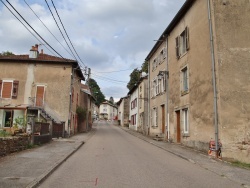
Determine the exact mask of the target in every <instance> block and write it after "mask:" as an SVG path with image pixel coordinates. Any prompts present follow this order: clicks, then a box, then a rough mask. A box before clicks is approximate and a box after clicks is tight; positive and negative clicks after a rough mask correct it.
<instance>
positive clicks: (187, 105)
mask: <svg viewBox="0 0 250 188" xmlns="http://www.w3.org/2000/svg"><path fill="white" fill-rule="evenodd" d="M249 9H250V2H248V1H238V0H231V1H228V0H202V1H201V0H187V1H186V2H185V3H184V5H183V6H182V8H181V9H180V10H179V12H178V13H177V15H176V16H175V17H174V19H173V20H172V22H171V23H170V24H169V26H168V27H167V28H166V30H165V31H164V32H163V34H162V35H161V36H160V38H159V40H158V41H157V43H156V44H155V46H154V47H153V49H152V50H151V52H150V53H149V55H148V56H147V58H146V60H148V61H149V62H150V63H149V64H150V74H151V75H150V84H151V86H150V88H151V89H152V88H153V89H154V84H153V83H152V81H154V80H153V78H154V77H155V76H156V75H157V74H156V73H154V71H153V70H154V69H155V67H154V59H155V58H154V56H155V54H157V53H158V54H159V52H160V51H161V49H162V48H163V46H167V58H166V61H165V62H164V66H163V67H162V68H160V69H162V70H164V69H165V70H167V74H168V75H169V77H167V79H166V86H167V88H166V93H167V94H166V97H167V101H166V106H167V113H169V119H168V121H167V126H166V128H168V130H169V136H168V137H169V140H171V141H174V142H176V143H181V144H183V145H185V146H188V147H193V148H196V149H198V150H202V151H207V150H208V147H209V145H208V144H209V141H210V140H211V139H212V140H215V141H217V142H221V143H222V146H223V148H222V153H223V154H222V155H223V158H228V159H232V160H239V161H242V162H248V163H249V162H250V157H249V156H250V136H249V135H250V124H249V121H248V120H249V118H250V115H249V114H250V113H249V111H250V100H249V98H250V97H249V95H248V94H247V93H248V90H249V87H250V85H249V82H248V78H249V72H250V66H249V62H248V59H249V57H250V54H249V53H248V50H247V49H248V47H249V46H250V40H246V39H247V38H248V36H249V34H248V33H249V32H248V29H247V28H249V27H250V23H249V22H248V21H247V20H248V18H249V16H250V14H249ZM240 25H244V28H242V27H240ZM164 43H165V44H164ZM156 71H157V68H156ZM157 72H158V71H157ZM152 86H153V87H152ZM157 93H158V92H157V90H156V92H155V93H153V94H152V92H151V102H150V108H151V109H152V108H154V105H155V106H156V104H155V103H156V102H154V94H156V95H157ZM157 101H158V102H157V103H160V102H159V99H157ZM162 103H164V102H162ZM151 114H152V113H151ZM156 114H157V115H156V116H159V115H158V113H156ZM160 116H161V115H160ZM154 118H155V116H154V115H151V119H154ZM152 122H153V123H151V127H153V126H154V125H155V121H152ZM156 130H157V128H156Z"/></svg>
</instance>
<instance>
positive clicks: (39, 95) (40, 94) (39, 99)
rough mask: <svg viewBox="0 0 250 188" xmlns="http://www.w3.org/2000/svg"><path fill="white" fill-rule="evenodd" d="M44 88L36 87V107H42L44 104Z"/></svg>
mask: <svg viewBox="0 0 250 188" xmlns="http://www.w3.org/2000/svg"><path fill="white" fill-rule="evenodd" d="M44 91H45V88H44V86H37V87H36V106H43V102H44Z"/></svg>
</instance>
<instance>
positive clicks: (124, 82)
mask: <svg viewBox="0 0 250 188" xmlns="http://www.w3.org/2000/svg"><path fill="white" fill-rule="evenodd" d="M93 75H95V76H97V77H99V78H103V79H107V80H111V81H116V82H122V83H128V81H121V80H116V79H113V78H108V77H105V76H100V75H97V74H93Z"/></svg>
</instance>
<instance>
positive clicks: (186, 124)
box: [182, 108, 189, 136]
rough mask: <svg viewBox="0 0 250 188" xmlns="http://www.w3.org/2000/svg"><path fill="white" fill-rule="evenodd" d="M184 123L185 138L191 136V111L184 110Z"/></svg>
mask: <svg viewBox="0 0 250 188" xmlns="http://www.w3.org/2000/svg"><path fill="white" fill-rule="evenodd" d="M182 121H183V134H184V136H188V135H189V109H188V108H184V109H182Z"/></svg>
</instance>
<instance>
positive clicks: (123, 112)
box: [117, 97, 129, 127]
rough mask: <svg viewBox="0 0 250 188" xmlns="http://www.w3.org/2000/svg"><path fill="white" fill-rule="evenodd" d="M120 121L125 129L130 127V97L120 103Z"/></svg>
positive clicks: (124, 98) (118, 103) (122, 99)
mask: <svg viewBox="0 0 250 188" xmlns="http://www.w3.org/2000/svg"><path fill="white" fill-rule="evenodd" d="M117 105H118V121H119V122H120V125H121V126H123V127H128V125H129V97H123V98H121V99H120V100H119V101H118V102H117Z"/></svg>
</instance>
